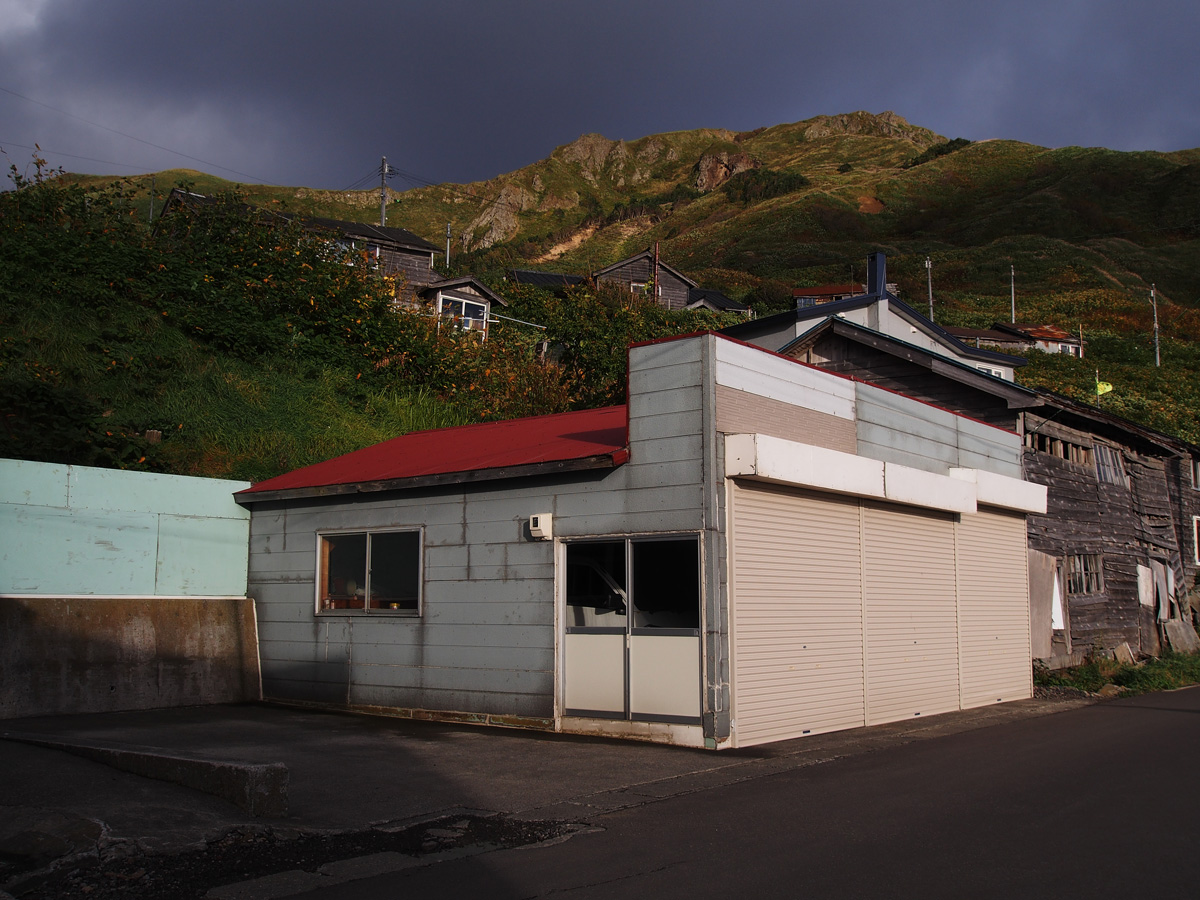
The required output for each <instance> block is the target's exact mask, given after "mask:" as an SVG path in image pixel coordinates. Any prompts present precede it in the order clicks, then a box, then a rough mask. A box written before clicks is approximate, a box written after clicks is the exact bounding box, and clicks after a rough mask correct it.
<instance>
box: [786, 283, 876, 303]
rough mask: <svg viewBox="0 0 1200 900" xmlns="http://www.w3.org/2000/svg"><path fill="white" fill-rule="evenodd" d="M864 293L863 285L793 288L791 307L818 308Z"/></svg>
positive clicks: (864, 286) (865, 290) (823, 285)
mask: <svg viewBox="0 0 1200 900" xmlns="http://www.w3.org/2000/svg"><path fill="white" fill-rule="evenodd" d="M866 292H867V286H866V285H865V284H818V285H816V286H814V287H801V288H795V289H794V290H793V291H792V300H793V301H794V302H793V304H792V305H793V306H795V307H797V308H801V307H805V306H820V305H821V304H823V303H833V302H834V301H837V300H846V299H848V298H849V297H860V296H862V295H863V294H865V293H866Z"/></svg>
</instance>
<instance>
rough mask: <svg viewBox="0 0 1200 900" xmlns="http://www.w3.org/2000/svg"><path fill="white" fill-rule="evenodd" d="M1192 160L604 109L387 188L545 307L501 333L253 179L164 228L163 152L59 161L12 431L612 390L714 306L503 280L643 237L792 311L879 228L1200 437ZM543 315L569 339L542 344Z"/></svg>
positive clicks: (54, 431) (541, 407)
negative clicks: (595, 122) (154, 165)
mask: <svg viewBox="0 0 1200 900" xmlns="http://www.w3.org/2000/svg"><path fill="white" fill-rule="evenodd" d="M1198 162H1200V149H1195V150H1182V151H1179V152H1175V153H1152V152H1144V153H1122V152H1115V151H1109V150H1104V149H1098V148H1078V147H1070V148H1061V149H1056V150H1051V149H1046V148H1042V147H1036V146H1032V145H1028V144H1022V143H1018V142H1014V141H1004V140H989V141H980V142H975V143H972V142H968V141H965V140H961V139H958V140H947V139H945V138H944V137H942V136H939V135H936V134H934V133H932V132H930V131H928V130H926V129H923V128H919V127H916V126H913V125H911V124H909V123H908V122H906V121H905V120H904V119H902V118H900V117H899V116H896V115H894V114H892V113H883V114H880V115H872V114H869V113H853V114H849V115H841V116H821V117H817V118H814V119H809V120H806V121H804V122H798V123H795V124H790V125H779V126H775V127H772V128H765V129H759V130H757V131H752V132H743V133H735V132H729V131H720V130H698V131H688V132H674V133H669V134H659V135H651V136H649V137H644V138H641V139H638V140H635V141H629V142H625V141H612V140H608V139H606V138H603V137H601V136H599V135H585V136H583V137H581V138H579V139H578V140H576V141H574V142H573V143H571V144H568V145H566V146H563V147H559V148H558V149H556V150H555V151H554V152H553V153H552V154H551V155H550V156H549V157H548V158H546V159H544V160H541V161H539V162H536V163H534V164H532V165H530V166H527V167H526V168H524V169H520V170H518V171H516V172H511V173H509V174H507V175H502V176H498V177H497V178H494V179H492V180H489V181H486V182H478V183H473V184H466V185H459V184H443V185H434V186H429V187H420V188H416V189H413V190H408V191H403V192H392V193H390V195H389V211H388V223H389V224H390V225H401V226H403V227H406V228H408V229H410V230H412V231H415V232H416V233H417V234H420V235H422V236H423V237H425V238H426V239H428V240H431V241H432V242H433V243H435V244H440V242H441V236H442V235H444V233H445V229H446V225H447V224H449V225H450V227H451V231H452V234H453V235H454V239H453V246H452V259H451V266H452V269H453V271H454V272H455V273H460V272H461V273H466V272H469V273H471V274H475V275H477V276H479V277H481V278H483V279H484V280H485V281H487V282H489V283H490V284H492V286H493V287H495V288H497V289H498V290H499V291H500V293H502V294H503V295H504V296H505V297H506V298H507V299H509V300H510V301H511V303H512V305H511V307H510V308H509V309H508V310H506V311H505V315H510V316H512V317H514V318H519V319H525V320H527V321H531V322H536V323H538V324H541V325H545V326H547V328H546V330H545V331H540V330H536V329H530V328H528V327H526V326H521V325H517V324H514V323H511V322H501V323H499V324H498V326H497V327H496V328H494V329H493V332H492V337H491V338H489V340H488V342H487V343H486V344H480V343H479V342H477V341H475V340H473V339H464V338H460V337H459V336H457V335H456V334H454V333H453V332H447V331H446V330H445V329H443V330H442V331H440V332H439V331H438V330H437V329H436V328H435V327H433V323H432V321H431V320H430V319H429V318H428V317H422V316H419V315H408V314H396V313H393V312H391V311H390V310H389V309H388V308H387V299H386V294H387V286H386V285H381V284H380V283H379V282H378V280H377V279H374V278H373V277H372V276H370V275H369V273H368V272H367V271H366V269H365V268H364V267H358V268H355V267H347V266H345V265H344V264H343V263H342V262H339V261H336V260H332V259H331V258H330V253H329V251H328V249H322V248H321V247H319V246H317V245H316V244H315V243H314V242H313V240H312V238H311V236H307V235H305V234H304V233H303V232H302V230H300V229H297V228H295V227H294V226H288V227H284V228H280V227H275V226H272V227H267V226H266V225H264V223H263V220H262V218H261V217H257V218H256V217H254V216H252V215H250V214H248V213H246V212H245V211H244V209H243V208H242V207H241V206H239V205H238V204H237V203H236V202H231V203H229V204H227V205H226V206H225V207H223V212H220V213H218V212H216V211H209V212H206V213H203V214H197V215H201V218H203V217H206V216H207V217H209V218H211V219H212V220H213V221H206V222H201V221H196V222H189V223H188V224H187V226H186V227H183V226H176V227H172V228H170V229H165V228H162V227H160V228H158V229H156V230H155V232H154V233H151V232H150V231H149V230H148V229H147V228H146V227H145V224H144V223H145V221H146V218H147V214H148V211H149V205H150V187H151V184H152V181H151V176H149V175H147V176H143V177H139V178H134V179H127V180H124V181H122V182H117V181H116V180H115V179H112V178H101V177H93V176H71V175H60V176H59V177H56V178H53V179H50V180H48V181H44V182H42V183H32V184H25V185H24V186H23V187H22V189H21V190H18V191H11V192H9V193H8V194H5V195H4V196H3V198H0V216H2V217H3V218H2V219H0V240H2V241H3V244H0V254H2V256H3V260H2V262H3V269H2V270H0V316H2V317H3V319H2V322H0V324H2V326H3V335H4V337H3V346H2V348H0V365H2V366H3V369H2V370H0V379H2V380H3V384H0V390H3V392H4V396H5V398H6V399H5V400H4V408H5V409H4V413H5V421H6V429H5V431H4V432H2V433H0V436H2V437H3V438H4V440H5V441H6V442H7V443H6V446H5V447H3V448H0V452H2V453H3V455H9V456H24V457H26V458H46V459H62V460H64V461H81V462H82V461H91V462H92V463H93V464H109V465H135V466H142V467H145V466H152V467H157V468H161V469H167V470H171V471H180V472H193V473H203V474H212V475H230V476H238V477H248V478H261V477H265V476H267V475H270V474H274V473H275V472H278V471H282V470H285V469H288V468H292V467H295V466H297V465H301V464H305V463H308V462H312V461H315V460H317V459H322V458H326V457H328V456H332V455H334V454H335V453H339V452H344V451H346V450H350V449H354V448H355V447H358V446H362V445H364V444H366V443H370V442H372V441H375V440H379V439H381V438H384V437H388V436H391V435H393V434H396V433H399V432H401V431H403V430H408V429H411V428H415V427H430V426H435V425H439V424H451V423H454V422H461V421H470V420H477V419H479V418H490V417H504V416H513V415H522V414H529V413H536V412H552V411H556V410H558V409H565V408H569V407H571V406H583V405H596V404H600V403H605V402H611V401H618V400H619V399H620V397H621V396H622V394H623V383H622V381H621V378H622V370H623V365H624V356H623V350H622V348H623V347H624V346H625V344H626V343H627V342H628V341H631V340H637V339H643V338H648V337H653V336H657V335H663V334H669V333H673V332H679V331H690V330H696V329H698V328H709V327H714V326H719V325H720V324H722V323H721V321H720V320H719V319H718V318H716V317H706V316H704V315H698V314H694V313H673V314H672V313H665V312H663V311H661V310H657V309H655V308H654V307H652V306H649V305H647V304H645V303H643V302H640V301H638V300H636V299H634V298H630V297H628V296H619V295H611V296H606V295H604V293H603V292H600V293H599V294H597V293H596V292H594V291H591V290H586V289H585V290H583V291H581V292H580V293H579V294H578V295H576V296H574V297H572V298H570V299H569V300H557V299H555V298H552V297H549V296H546V295H542V294H539V293H537V292H535V291H530V290H527V289H520V290H518V289H515V288H514V287H513V286H512V285H511V284H505V283H504V282H503V280H502V279H503V275H504V272H505V270H507V269H511V268H534V269H540V270H549V271H560V272H569V273H575V274H584V273H587V272H590V271H594V270H596V269H599V268H601V267H603V266H605V265H607V264H609V263H611V262H614V261H616V260H618V259H620V258H622V257H624V256H627V255H630V254H631V253H634V252H637V251H639V250H642V249H644V248H645V247H646V246H648V245H650V244H652V243H654V242H658V243H659V245H660V248H661V255H662V258H663V259H664V260H665V261H666V262H668V263H669V264H670V265H672V266H673V267H675V268H677V269H680V270H682V271H683V272H685V273H687V274H688V275H689V276H691V277H692V278H693V279H695V280H696V281H698V282H699V283H700V284H701V286H704V287H713V288H718V289H721V290H723V291H724V292H725V293H726V294H728V295H729V296H731V297H734V298H737V299H741V300H744V301H745V302H748V303H749V304H750V305H751V306H752V307H754V308H755V309H756V311H757V312H758V313H760V314H762V313H767V312H771V311H776V310H779V309H783V308H786V307H787V305H789V304H790V302H791V301H790V297H791V290H792V288H793V287H798V286H806V285H816V284H822V283H828V282H848V281H853V282H860V283H861V282H862V281H863V280H865V258H866V255H867V253H869V252H870V251H872V250H884V251H886V252H887V254H888V271H889V280H891V281H895V282H897V283H898V285H899V288H900V296H901V297H902V299H906V300H908V301H909V302H910V303H912V304H913V305H914V306H916V307H917V308H918V309H922V310H923V309H925V308H926V306H927V294H926V292H927V281H926V275H927V272H926V267H925V260H926V257H929V258H930V259H931V261H932V275H933V294H934V303H935V310H936V313H935V317H936V319H937V321H938V322H940V323H941V324H952V325H969V326H976V327H984V326H987V325H990V324H991V323H992V322H994V321H1007V320H1008V319H1009V305H1010V271H1015V284H1016V298H1017V318H1018V320H1019V321H1024V322H1034V323H1039V324H1041V323H1046V324H1055V325H1059V326H1061V327H1063V328H1066V329H1068V330H1070V331H1072V332H1077V331H1078V330H1079V329H1080V328H1082V330H1083V333H1084V337H1085V339H1086V340H1087V342H1088V346H1087V357H1086V358H1085V359H1083V360H1077V359H1074V358H1068V357H1059V356H1048V355H1042V354H1037V353H1034V354H1031V355H1029V358H1030V364H1029V365H1028V366H1026V367H1025V368H1024V369H1022V370H1020V373H1021V374H1020V376H1019V377H1020V378H1021V380H1022V381H1024V382H1025V383H1027V384H1031V385H1036V386H1044V387H1049V388H1052V389H1054V390H1058V391H1061V392H1063V393H1066V394H1069V395H1071V396H1074V397H1076V398H1079V399H1082V400H1085V401H1090V402H1095V399H1096V398H1095V382H1096V373H1097V369H1098V370H1099V377H1100V379H1101V380H1103V381H1107V382H1110V383H1112V384H1113V385H1114V390H1113V392H1112V393H1110V394H1106V395H1105V396H1104V398H1103V400H1102V401H1101V402H1102V403H1103V405H1104V406H1105V408H1107V409H1110V410H1112V411H1114V412H1116V413H1118V414H1121V415H1125V416H1127V417H1129V418H1131V419H1134V420H1136V421H1140V422H1143V423H1145V424H1147V425H1149V426H1151V427H1154V428H1157V429H1159V430H1162V431H1165V432H1168V433H1172V434H1177V435H1179V436H1181V437H1184V438H1186V439H1188V440H1190V441H1193V442H1197V443H1200V419H1198V417H1197V412H1196V411H1197V409H1200V387H1197V385H1198V384H1200V380H1198V378H1197V375H1200V345H1198V344H1197V339H1200V308H1198V307H1200V299H1198V291H1200V279H1198V278H1197V277H1196V274H1197V272H1200V166H1198V165H1197V163H1198ZM35 182H36V179H35ZM177 182H184V183H187V184H190V185H191V186H192V188H193V189H194V190H197V191H200V192H202V193H207V194H221V193H223V192H228V191H231V190H233V189H234V187H235V186H234V185H231V184H229V183H227V182H223V181H221V180H220V179H216V178H213V177H210V176H206V175H203V174H201V173H197V172H183V171H173V172H162V173H157V174H156V175H155V176H154V177H153V184H154V185H155V187H156V200H155V203H156V205H157V206H161V203H162V197H163V195H164V194H165V192H166V190H167V189H169V187H170V186H171V185H173V184H175V183H177ZM236 190H237V191H238V192H240V194H239V197H240V198H241V199H244V200H245V201H246V202H248V203H250V204H253V205H255V206H259V207H265V208H268V209H286V210H289V211H294V212H299V213H304V214H313V215H322V216H327V217H331V218H338V219H349V220H357V221H377V216H378V202H379V200H378V191H377V190H375V191H361V192H336V191H319V190H312V189H308V188H276V187H267V186H257V185H252V186H240V187H237V188H236ZM23 194H24V195H28V197H29V198H31V199H30V200H28V201H27V200H25V199H24V198H23V197H22V195H23ZM35 197H37V198H39V202H40V203H42V208H41V209H40V210H39V211H31V207H33V206H36V204H35V203H33V202H32V198H35ZM55 198H57V199H55ZM101 198H103V202H101ZM85 199H86V200H87V202H84V200H85ZM55 203H60V204H61V205H62V206H63V209H62V210H60V211H57V212H54V213H53V214H51V212H50V211H49V208H50V207H53V206H54V204H55ZM39 216H40V217H41V218H39ZM106 216H107V217H110V218H111V220H112V221H111V223H110V222H109V221H108V220H106V219H105V218H104V217H106ZM221 216H225V217H226V219H225V220H221V219H220V217H221ZM238 216H241V220H240V221H239V223H238V225H237V227H230V225H229V221H228V219H229V217H234V218H236V217H238ZM102 220H103V221H102ZM304 266H310V267H311V269H306V268H304ZM1010 267H1011V270H1010ZM248 270H250V271H252V272H253V275H254V277H249V275H250V272H249V271H248ZM318 273H319V274H318ZM321 279H324V281H321ZM314 280H317V281H320V283H321V284H322V285H323V286H322V287H321V288H320V290H321V291H323V292H324V293H322V294H320V295H317V293H316V291H315V288H314ZM1151 285H1155V286H1156V287H1157V298H1158V314H1159V322H1160V329H1161V350H1162V366H1161V368H1156V367H1155V365H1154V346H1153V340H1152V312H1151V305H1150V302H1149V297H1150V289H1151ZM356 304H357V306H356ZM541 339H546V340H549V341H550V342H551V343H552V344H553V345H555V346H557V347H558V348H559V349H560V351H561V352H562V354H563V355H562V359H561V362H560V364H559V365H557V366H555V365H551V366H546V365H544V364H542V363H539V362H538V360H537V358H536V355H535V352H534V347H535V344H536V342H537V341H538V340H541ZM63 431H68V432H70V433H69V434H63V433H60V432H63ZM147 431H150V432H157V431H161V432H162V434H163V438H162V440H161V441H159V442H158V443H154V444H150V443H148V442H147V439H146V437H145V435H146V433H147ZM30 434H32V435H33V436H34V437H33V438H30ZM67 448H74V449H72V450H69V451H68V449H67Z"/></svg>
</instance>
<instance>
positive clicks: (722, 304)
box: [688, 288, 750, 312]
mask: <svg viewBox="0 0 1200 900" xmlns="http://www.w3.org/2000/svg"><path fill="white" fill-rule="evenodd" d="M688 303H689V304H692V303H710V304H712V305H713V306H715V307H716V308H717V309H723V310H731V311H733V312H749V311H750V307H748V306H747V305H746V304H745V303H739V302H738V301H737V300H731V299H730V298H729V297H726V296H725V295H724V294H722V293H721V292H720V291H717V290H713V289H711V288H692V289H691V290H690V291H688Z"/></svg>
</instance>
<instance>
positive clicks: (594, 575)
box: [567, 541, 627, 628]
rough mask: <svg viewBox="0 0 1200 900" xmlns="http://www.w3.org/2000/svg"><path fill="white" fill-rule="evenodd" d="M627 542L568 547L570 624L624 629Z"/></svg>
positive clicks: (568, 615)
mask: <svg viewBox="0 0 1200 900" xmlns="http://www.w3.org/2000/svg"><path fill="white" fill-rule="evenodd" d="M626 596H627V591H626V586H625V542H624V541H597V542H595V543H584V544H568V545H567V624H568V625H573V626H576V627H579V626H584V627H586V626H589V625H591V626H600V627H618V628H620V627H624V625H625V615H626V612H625V607H626V603H625V600H626Z"/></svg>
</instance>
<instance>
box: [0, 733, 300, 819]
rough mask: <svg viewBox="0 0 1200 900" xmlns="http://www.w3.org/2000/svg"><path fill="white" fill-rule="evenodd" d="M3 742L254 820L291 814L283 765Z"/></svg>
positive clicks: (147, 750)
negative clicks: (126, 775) (216, 800)
mask: <svg viewBox="0 0 1200 900" xmlns="http://www.w3.org/2000/svg"><path fill="white" fill-rule="evenodd" d="M0 739H3V740H7V741H16V742H18V743H22V744H31V745H33V746H35V747H45V748H47V749H50V750H61V751H62V752H64V753H71V754H74V755H75V756H82V757H83V758H85V759H90V760H93V761H95V762H100V763H104V764H105V765H108V766H112V767H113V768H114V769H119V770H121V771H122V772H130V773H132V774H134V775H141V776H143V777H145V778H154V779H157V780H158V781H169V782H171V783H172V784H179V785H183V786H184V787H188V788H192V789H193V790H197V791H201V792H203V793H205V794H212V795H213V796H215V797H220V798H221V799H222V800H227V801H229V802H230V803H232V804H234V805H235V806H237V807H239V808H240V809H243V810H245V811H246V812H247V813H249V814H250V815H252V816H256V817H263V818H282V817H284V816H286V815H287V814H288V769H287V766H285V765H284V764H283V763H251V762H238V761H234V760H222V759H207V758H204V757H199V756H184V755H181V754H179V753H176V752H173V751H171V750H166V749H163V748H159V747H140V746H136V745H120V744H98V743H71V742H66V741H62V740H58V739H55V738H50V737H44V736H41V735H35V734H20V733H12V732H4V733H0Z"/></svg>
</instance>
